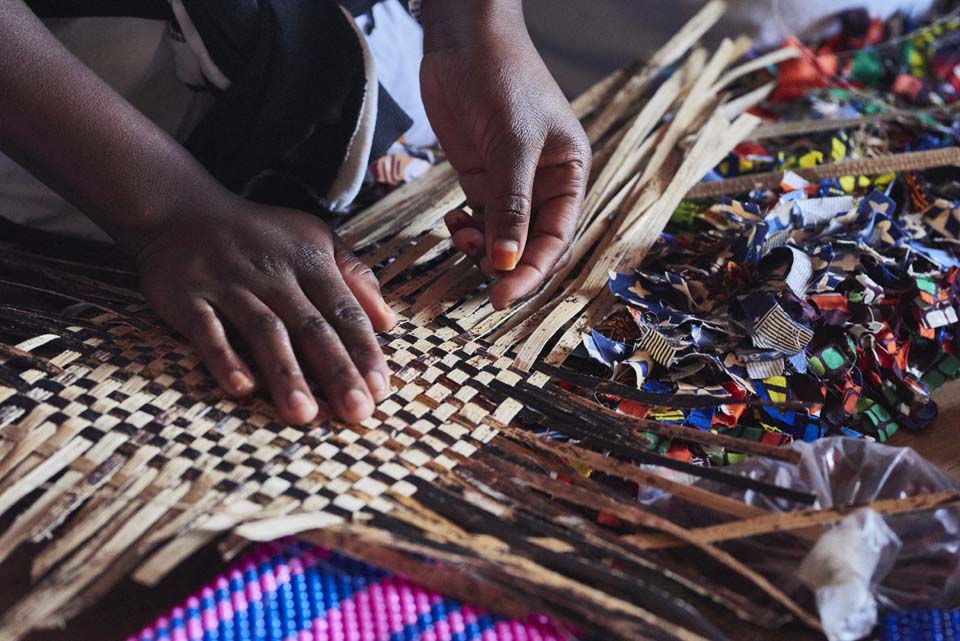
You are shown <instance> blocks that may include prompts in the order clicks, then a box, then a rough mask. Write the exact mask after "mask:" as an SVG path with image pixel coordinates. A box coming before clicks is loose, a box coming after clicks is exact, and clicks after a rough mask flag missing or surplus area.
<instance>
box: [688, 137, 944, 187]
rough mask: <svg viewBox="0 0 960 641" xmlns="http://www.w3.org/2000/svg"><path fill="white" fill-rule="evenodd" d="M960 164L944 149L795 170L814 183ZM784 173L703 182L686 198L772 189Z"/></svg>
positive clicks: (750, 175) (769, 172)
mask: <svg viewBox="0 0 960 641" xmlns="http://www.w3.org/2000/svg"><path fill="white" fill-rule="evenodd" d="M957 165H960V147H944V148H942V149H928V150H924V151H908V152H906V153H902V154H890V155H887V156H878V157H876V158H862V159H859V160H847V161H845V162H837V163H830V164H827V165H818V166H816V167H810V168H807V169H793V170H792V171H793V172H794V173H795V174H799V175H800V176H802V177H803V178H805V179H806V180H809V181H811V182H814V181H820V180H826V179H829V178H841V177H843V176H876V175H877V174H885V173H888V172H898V171H919V170H921V169H932V168H934V167H951V166H957ZM782 178H783V172H782V171H767V172H763V173H758V174H747V175H745V176H737V177H736V178H727V179H726V180H717V181H714V182H706V183H700V184H698V185H697V186H696V187H694V188H693V189H691V190H690V191H688V192H687V198H715V197H717V196H726V195H730V194H742V193H746V192H748V191H750V190H753V189H761V188H763V189H773V188H774V187H776V186H777V185H779V184H780V180H781V179H782Z"/></svg>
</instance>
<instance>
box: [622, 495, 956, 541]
mask: <svg viewBox="0 0 960 641" xmlns="http://www.w3.org/2000/svg"><path fill="white" fill-rule="evenodd" d="M958 503H960V492H957V491H953V492H936V493H933V494H918V495H916V496H909V497H907V498H903V499H883V500H879V501H873V502H872V503H868V504H863V505H842V506H840V507H834V508H830V509H825V510H804V511H801V512H778V513H776V514H763V515H761V516H754V517H751V518H747V519H743V520H740V521H730V522H729V523H722V524H720V525H712V526H710V527H703V528H697V529H694V530H690V534H691V535H692V536H693V537H694V538H695V539H696V540H697V541H701V542H704V543H707V542H709V543H716V542H719V541H730V540H734V539H744V538H747V537H751V536H760V535H762V534H774V533H777V532H796V531H799V530H804V529H806V528H812V527H814V526H821V525H829V524H831V523H836V522H837V521H839V520H841V519H842V518H844V517H845V516H847V515H848V514H851V513H852V512H855V511H857V510H859V509H861V508H864V507H869V508H870V509H871V510H874V511H876V512H877V513H879V514H883V515H892V514H906V513H908V512H922V511H925V510H936V509H939V508H942V507H952V506H956V505H957V504H958ZM624 539H625V540H627V541H629V542H630V543H631V544H633V545H636V546H638V547H640V548H643V549H660V548H668V547H676V546H678V545H683V544H681V543H679V542H678V541H677V540H676V539H673V538H672V537H666V536H662V535H658V534H649V535H647V534H633V535H628V536H626V537H624Z"/></svg>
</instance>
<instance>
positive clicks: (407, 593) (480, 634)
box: [127, 541, 571, 641]
mask: <svg viewBox="0 0 960 641" xmlns="http://www.w3.org/2000/svg"><path fill="white" fill-rule="evenodd" d="M570 638H571V637H569V633H566V632H565V633H560V632H559V631H558V629H557V628H556V627H555V626H554V625H553V624H552V623H551V622H550V621H549V620H547V619H546V618H542V617H537V618H531V620H530V621H528V622H525V623H520V622H518V621H510V620H506V619H503V618H500V617H496V616H493V615H491V614H488V613H486V612H484V611H482V610H479V609H477V608H473V607H471V606H469V605H463V604H460V603H458V602H457V601H454V600H452V599H448V598H446V597H443V596H442V595H440V594H437V593H436V592H431V591H429V590H426V589H424V588H421V587H419V586H417V585H415V584H413V583H411V582H410V581H408V580H407V579H405V578H403V577H399V576H395V575H391V574H389V573H387V572H385V571H383V570H380V569H378V568H375V567H374V566H372V565H368V564H366V563H361V562H360V561H356V560H353V559H350V558H348V557H345V556H343V555H341V554H338V553H335V552H331V551H329V550H326V549H323V548H317V547H313V546H310V545H308V544H305V543H301V542H297V541H283V542H275V543H272V544H268V545H264V546H261V548H260V549H259V550H258V551H257V552H256V553H254V554H252V555H250V556H249V557H247V558H246V559H245V560H243V561H241V562H240V563H238V564H237V565H235V566H234V567H233V568H231V569H230V570H228V571H227V572H226V573H225V574H224V575H222V576H220V577H217V578H216V579H215V580H214V581H212V582H211V583H210V584H209V585H207V586H206V587H204V588H203V589H202V590H200V592H198V593H197V594H195V595H194V596H192V597H190V598H189V599H187V600H186V601H185V602H184V603H183V605H181V606H179V607H176V608H173V610H172V611H171V612H170V614H169V615H168V616H166V617H161V618H160V619H158V620H157V621H156V622H155V623H154V624H153V625H151V626H149V627H147V628H144V629H143V631H142V632H140V634H139V635H137V636H132V637H130V638H129V639H128V640H127V641H561V639H564V640H567V639H570Z"/></svg>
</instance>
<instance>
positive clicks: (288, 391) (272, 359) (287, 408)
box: [218, 292, 319, 424]
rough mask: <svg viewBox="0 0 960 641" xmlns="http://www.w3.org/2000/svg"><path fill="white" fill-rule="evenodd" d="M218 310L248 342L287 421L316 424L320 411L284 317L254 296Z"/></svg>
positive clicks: (240, 296)
mask: <svg viewBox="0 0 960 641" xmlns="http://www.w3.org/2000/svg"><path fill="white" fill-rule="evenodd" d="M218 307H219V308H220V310H221V311H222V312H223V314H224V315H225V316H226V317H227V319H229V321H230V324H231V325H233V326H234V327H235V328H236V329H237V331H238V332H239V333H240V335H241V336H242V337H243V339H244V340H245V341H246V343H247V345H248V347H249V348H250V353H251V354H252V355H253V358H254V360H255V361H256V362H257V366H258V367H259V369H260V373H261V375H262V376H263V378H264V380H265V382H266V385H267V387H268V388H269V390H270V395H271V396H272V397H273V401H274V403H275V404H276V406H277V409H278V410H279V411H280V415H281V416H282V417H283V418H284V420H287V421H289V422H291V423H296V424H301V423H306V422H308V421H311V420H313V418H314V417H316V415H317V411H318V410H319V408H318V407H317V402H316V400H314V398H313V394H312V393H311V392H310V388H309V387H308V386H307V382H306V381H305V380H304V378H303V373H302V371H301V369H300V365H299V364H298V362H297V358H296V356H294V353H293V345H292V344H291V343H290V336H289V334H288V333H287V328H286V326H285V325H284V323H283V321H282V320H281V319H280V317H279V316H278V315H277V314H276V313H275V312H274V311H273V310H272V309H271V308H270V307H268V306H267V305H266V304H265V303H264V302H263V301H261V300H260V299H259V298H257V297H256V296H254V295H253V294H252V293H250V292H240V293H237V294H236V295H234V296H230V297H229V298H225V299H224V300H223V301H221V302H218Z"/></svg>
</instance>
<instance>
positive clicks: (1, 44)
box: [0, 0, 226, 252]
mask: <svg viewBox="0 0 960 641" xmlns="http://www.w3.org/2000/svg"><path fill="white" fill-rule="evenodd" d="M0 150H2V151H3V152H4V153H6V154H8V155H10V156H11V157H12V158H13V159H14V160H16V161H17V162H19V163H20V164H22V165H23V166H24V167H25V168H26V169H28V170H29V171H31V172H32V173H34V175H36V176H37V177H38V178H40V179H41V180H43V181H44V182H45V183H46V184H47V185H49V186H50V187H51V188H52V189H54V190H55V191H57V192H58V193H59V194H60V195H62V196H63V197H64V198H66V199H67V200H69V201H70V202H71V203H73V204H74V205H75V206H76V207H78V208H79V209H80V210H81V211H83V212H84V213H85V214H86V215H88V216H89V217H90V218H91V219H93V220H94V222H96V223H97V224H98V225H99V226H100V227H102V228H103V229H104V230H105V231H106V232H107V233H108V234H110V235H111V236H112V237H113V238H114V239H115V240H117V242H119V243H121V244H122V245H124V246H126V247H127V248H128V249H130V250H131V251H134V252H135V251H137V249H138V247H139V246H140V244H141V243H142V242H143V240H144V237H145V236H147V235H149V234H150V233H151V230H154V229H156V228H157V226H158V225H160V224H162V222H163V220H164V219H165V218H166V217H167V216H168V215H169V214H170V212H173V211H177V210H181V209H183V208H184V207H186V206H188V203H189V205H197V204H199V203H202V202H203V201H204V200H206V199H211V200H212V199H214V198H218V197H222V196H223V195H225V194H226V190H225V189H224V188H223V187H222V186H221V185H219V183H217V181H216V180H215V179H214V178H213V177H212V176H210V174H209V173H208V172H207V171H206V170H205V169H204V168H203V167H202V166H201V165H200V164H199V163H198V162H197V161H196V160H195V159H194V158H193V157H192V156H191V155H190V154H189V153H188V152H187V151H186V150H185V149H184V148H183V147H182V146H181V145H180V144H178V143H177V142H176V141H175V140H174V139H172V138H171V137H170V136H168V135H167V134H166V133H164V132H163V131H162V130H161V129H160V128H159V127H157V126H156V125H155V124H154V123H152V122H151V121H150V120H149V119H148V118H146V117H145V116H144V115H143V114H141V113H140V112H139V111H137V110H136V109H135V108H134V107H132V106H131V105H130V104H129V103H127V102H126V101H125V100H124V99H123V98H122V97H121V96H120V95H118V94H117V93H116V92H114V91H113V90H112V89H111V88H110V87H109V86H107V85H106V84H105V83H104V82H103V81H102V80H100V78H98V77H97V76H96V75H95V74H94V73H93V72H92V71H91V70H90V69H88V68H87V67H86V66H84V65H83V64H82V63H81V62H80V61H79V60H78V59H77V58H76V57H74V56H73V55H72V54H71V53H70V52H69V51H67V50H66V49H65V48H64V47H63V46H62V45H61V44H60V43H59V42H58V41H57V40H56V38H54V36H53V35H52V34H51V33H50V32H49V31H48V30H47V29H46V28H45V27H44V26H43V24H42V23H41V22H40V21H39V20H38V19H37V18H36V17H35V16H34V15H33V14H32V12H31V11H30V10H29V9H28V8H27V7H26V6H25V5H24V4H23V3H22V2H21V1H20V0H0Z"/></svg>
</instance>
